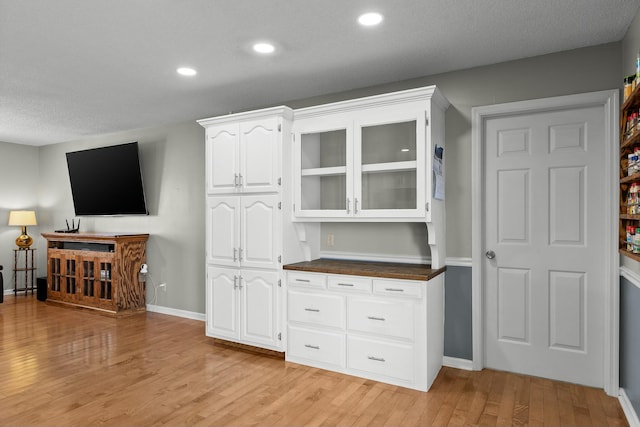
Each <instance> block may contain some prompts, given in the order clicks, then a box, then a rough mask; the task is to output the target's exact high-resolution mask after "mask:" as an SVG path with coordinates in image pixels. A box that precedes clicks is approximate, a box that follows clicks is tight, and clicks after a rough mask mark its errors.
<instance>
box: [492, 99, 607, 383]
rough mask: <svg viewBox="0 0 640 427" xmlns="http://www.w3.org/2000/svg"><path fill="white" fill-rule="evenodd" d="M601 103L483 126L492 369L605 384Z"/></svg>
mask: <svg viewBox="0 0 640 427" xmlns="http://www.w3.org/2000/svg"><path fill="white" fill-rule="evenodd" d="M604 116H605V115H604V113H603V106H594V107H588V108H577V109H570V110H566V109H565V110H559V111H552V112H545V113H535V114H519V115H513V116H509V117H496V118H489V119H487V121H486V123H485V128H484V136H483V138H484V140H485V147H484V153H485V154H484V155H485V159H484V164H485V188H484V191H485V196H486V199H485V214H484V224H483V226H484V239H485V248H484V250H485V251H486V254H485V255H486V257H485V259H484V261H483V262H484V263H485V264H484V266H483V271H484V279H483V280H484V286H485V292H484V298H485V301H484V306H485V311H484V312H485V322H484V325H485V345H484V348H485V366H487V367H490V368H495V369H499V370H507V371H514V372H521V373H525V374H530V375H536V376H542V377H547V378H554V379H559V380H565V381H570V382H574V383H580V384H586V385H590V386H596V387H602V386H603V381H604V380H603V367H604V363H603V357H604V356H603V354H604V351H603V345H604V325H605V322H604V313H603V310H602V306H603V304H602V303H603V300H604V298H605V293H606V289H607V288H606V286H607V285H606V283H607V280H608V278H607V277H606V275H605V268H604V265H605V259H606V257H607V253H605V247H606V245H605V234H606V230H608V228H607V226H606V224H605V213H606V209H608V206H607V202H606V201H607V200H608V199H607V198H606V197H605V196H606V194H605V191H606V190H605V185H604V182H605V179H604V178H605V177H604V173H603V171H604V169H605V168H604V166H603V165H604V159H605V157H606V156H605V144H604V143H603V141H604V138H605V134H604V132H605V126H604Z"/></svg>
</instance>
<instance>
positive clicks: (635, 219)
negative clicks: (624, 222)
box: [620, 214, 640, 221]
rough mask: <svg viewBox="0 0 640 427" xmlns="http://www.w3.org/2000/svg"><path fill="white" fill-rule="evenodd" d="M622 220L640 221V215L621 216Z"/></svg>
mask: <svg viewBox="0 0 640 427" xmlns="http://www.w3.org/2000/svg"><path fill="white" fill-rule="evenodd" d="M620 219H628V220H631V221H640V215H631V214H620Z"/></svg>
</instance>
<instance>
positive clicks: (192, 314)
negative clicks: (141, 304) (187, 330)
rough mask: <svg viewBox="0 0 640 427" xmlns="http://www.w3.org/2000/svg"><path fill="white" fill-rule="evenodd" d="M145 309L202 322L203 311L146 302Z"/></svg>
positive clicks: (203, 317)
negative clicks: (197, 311) (198, 311)
mask: <svg viewBox="0 0 640 427" xmlns="http://www.w3.org/2000/svg"><path fill="white" fill-rule="evenodd" d="M147 311H151V312H154V313H161V314H168V315H170V316H177V317H184V318H185V319H193V320H200V321H202V322H204V321H205V320H206V319H205V315H204V313H196V312H194V311H187V310H179V309H177V308H170V307H163V306H161V305H153V304H147Z"/></svg>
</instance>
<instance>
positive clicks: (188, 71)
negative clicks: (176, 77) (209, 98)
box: [176, 67, 198, 76]
mask: <svg viewBox="0 0 640 427" xmlns="http://www.w3.org/2000/svg"><path fill="white" fill-rule="evenodd" d="M176 71H177V72H178V74H180V75H181V76H195V75H196V74H198V72H197V71H196V70H194V69H193V68H189V67H180V68H178V69H177V70H176Z"/></svg>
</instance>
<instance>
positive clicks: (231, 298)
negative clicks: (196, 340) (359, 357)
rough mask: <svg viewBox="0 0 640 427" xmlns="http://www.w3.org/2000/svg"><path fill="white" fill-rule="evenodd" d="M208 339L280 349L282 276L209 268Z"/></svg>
mask: <svg viewBox="0 0 640 427" xmlns="http://www.w3.org/2000/svg"><path fill="white" fill-rule="evenodd" d="M207 279H208V283H207V290H206V298H207V308H206V309H207V315H206V324H207V326H206V327H207V330H206V332H207V336H210V337H216V338H222V339H227V340H231V341H234V342H240V343H244V344H249V345H254V346H260V347H263V348H268V349H271V350H280V338H281V337H279V336H278V335H279V333H278V332H277V331H278V325H279V322H278V313H280V297H279V286H278V283H279V274H278V273H277V272H275V271H257V270H256V271H251V270H238V269H233V268H221V267H214V266H210V267H209V269H208V272H207Z"/></svg>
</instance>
